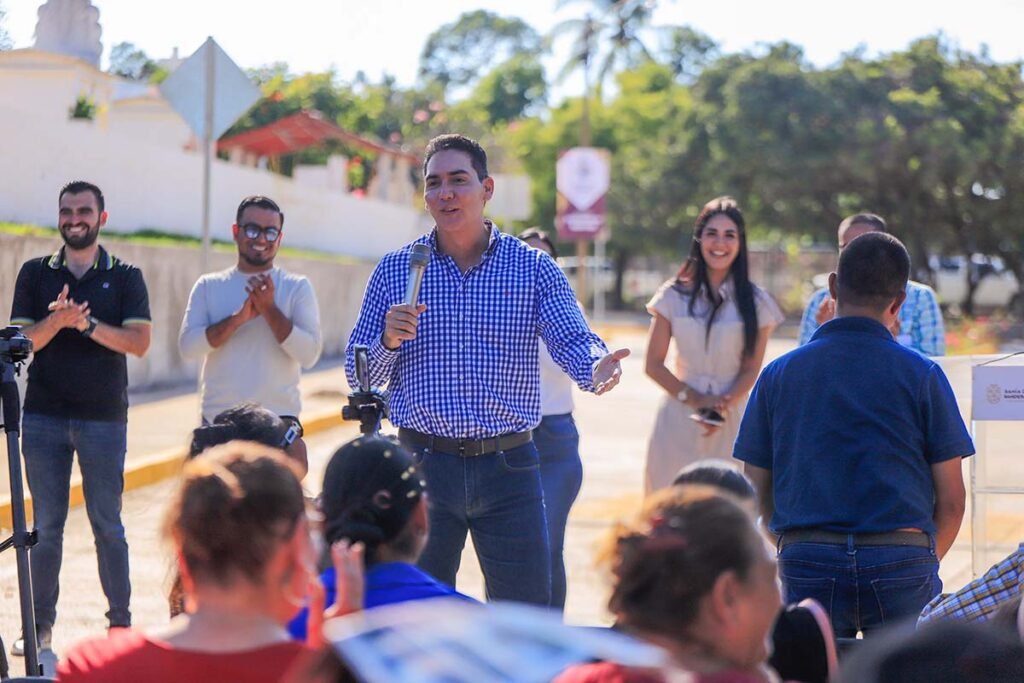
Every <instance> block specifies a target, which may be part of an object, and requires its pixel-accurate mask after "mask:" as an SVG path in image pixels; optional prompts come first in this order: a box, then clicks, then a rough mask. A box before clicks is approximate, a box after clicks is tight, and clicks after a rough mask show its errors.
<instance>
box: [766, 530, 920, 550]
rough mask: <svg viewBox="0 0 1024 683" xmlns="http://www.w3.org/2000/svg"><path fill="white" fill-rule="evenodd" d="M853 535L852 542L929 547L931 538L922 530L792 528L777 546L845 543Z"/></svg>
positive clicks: (785, 532)
mask: <svg viewBox="0 0 1024 683" xmlns="http://www.w3.org/2000/svg"><path fill="white" fill-rule="evenodd" d="M851 536H853V544H854V545H855V546H856V545H859V546H869V545H909V546H913V547H915V548H931V547H932V539H931V537H930V536H928V534H926V533H924V532H923V531H886V532H884V533H879V534H841V533H838V532H835V531H821V530H819V529H794V530H792V531H784V532H782V536H781V538H779V548H780V549H781V548H784V547H785V546H787V545H789V544H790V543H825V544H827V545H846V544H847V543H848V542H849V540H850V537H851Z"/></svg>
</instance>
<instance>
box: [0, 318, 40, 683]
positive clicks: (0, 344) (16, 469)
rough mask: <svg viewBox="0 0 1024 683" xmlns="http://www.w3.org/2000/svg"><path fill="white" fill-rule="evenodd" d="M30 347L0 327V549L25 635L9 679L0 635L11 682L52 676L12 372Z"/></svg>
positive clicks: (0, 660) (4, 675) (3, 672)
mask: <svg viewBox="0 0 1024 683" xmlns="http://www.w3.org/2000/svg"><path fill="white" fill-rule="evenodd" d="M31 351H32V340H31V339H29V338H28V337H25V336H24V335H22V334H20V332H19V329H18V328H16V327H8V328H5V329H3V330H0V372H2V378H0V410H2V412H0V415H2V417H3V428H4V431H5V432H6V433H7V466H8V470H9V472H10V478H11V521H12V527H13V531H12V533H11V536H10V537H9V538H7V539H6V540H4V541H2V542H0V552H2V551H4V550H8V549H10V548H14V554H15V556H16V558H17V563H18V597H19V598H20V604H21V632H22V635H23V637H24V639H25V673H26V674H27V676H26V678H19V679H11V678H10V668H9V666H8V662H7V654H6V649H5V648H4V644H3V640H2V639H0V680H8V681H11V683H14V680H18V681H31V680H53V679H52V678H44V677H43V676H42V669H41V667H40V666H39V648H38V644H37V643H36V616H35V609H34V607H33V602H32V571H31V567H30V565H29V554H30V552H31V550H32V546H34V545H35V544H36V532H35V529H33V530H32V531H28V530H27V529H26V522H25V491H24V488H23V487H22V483H21V451H20V450H19V448H18V436H19V434H20V432H21V428H20V423H21V420H20V417H21V400H20V398H19V397H18V384H17V381H16V380H15V376H16V375H17V374H18V372H19V371H20V368H21V363H22V362H23V361H24V360H25V359H26V358H28V355H29V353H30V352H31Z"/></svg>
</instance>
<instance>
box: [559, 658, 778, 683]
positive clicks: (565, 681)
mask: <svg viewBox="0 0 1024 683" xmlns="http://www.w3.org/2000/svg"><path fill="white" fill-rule="evenodd" d="M691 680H692V683H761V681H762V679H761V678H758V677H755V676H751V675H749V674H744V673H737V672H733V671H723V672H721V673H717V674H693V678H692V679H691ZM554 683H665V678H663V677H662V676H661V674H659V673H658V672H656V671H652V670H651V669H635V668H631V667H627V666H622V665H621V664H615V663H614V662H597V663H594V664H578V665H576V666H573V667H570V668H568V669H566V670H565V671H563V672H562V673H561V674H559V676H558V678H556V679H555V681H554Z"/></svg>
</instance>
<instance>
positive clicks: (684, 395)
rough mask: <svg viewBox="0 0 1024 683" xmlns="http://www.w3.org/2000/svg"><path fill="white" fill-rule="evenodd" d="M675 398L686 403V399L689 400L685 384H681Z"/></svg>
mask: <svg viewBox="0 0 1024 683" xmlns="http://www.w3.org/2000/svg"><path fill="white" fill-rule="evenodd" d="M676 398H677V399H679V402H680V403H686V402H687V401H688V400H690V392H689V390H688V389H687V388H686V385H685V384H684V385H683V388H682V389H680V390H679V393H678V394H676Z"/></svg>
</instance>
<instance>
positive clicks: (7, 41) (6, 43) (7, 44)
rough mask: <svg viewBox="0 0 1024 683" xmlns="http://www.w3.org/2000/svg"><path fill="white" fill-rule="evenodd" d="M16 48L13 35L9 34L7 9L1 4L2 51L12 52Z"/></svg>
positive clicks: (0, 35) (0, 32)
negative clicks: (12, 38)
mask: <svg viewBox="0 0 1024 683" xmlns="http://www.w3.org/2000/svg"><path fill="white" fill-rule="evenodd" d="M12 47H14V42H13V41H12V40H11V34H10V33H8V32H7V9H6V8H5V7H4V4H3V3H2V2H0V50H10V49H11V48H12Z"/></svg>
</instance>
